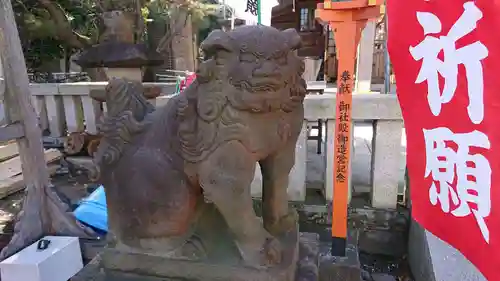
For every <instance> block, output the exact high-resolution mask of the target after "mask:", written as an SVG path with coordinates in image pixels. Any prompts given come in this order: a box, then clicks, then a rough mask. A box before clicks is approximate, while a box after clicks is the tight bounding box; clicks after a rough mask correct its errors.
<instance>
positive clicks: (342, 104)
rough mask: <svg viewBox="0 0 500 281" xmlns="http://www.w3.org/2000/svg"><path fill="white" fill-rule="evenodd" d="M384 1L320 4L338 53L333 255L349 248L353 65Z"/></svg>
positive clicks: (327, 1) (319, 11)
mask: <svg viewBox="0 0 500 281" xmlns="http://www.w3.org/2000/svg"><path fill="white" fill-rule="evenodd" d="M381 4H382V0H370V1H369V0H352V1H344V2H333V1H331V0H325V2H324V3H320V4H318V9H317V10H316V18H318V19H320V20H321V21H323V22H327V23H328V24H329V25H330V27H331V29H332V30H333V32H334V36H335V44H336V47H337V50H338V61H339V69H338V72H337V73H339V75H338V78H337V98H336V105H337V106H336V118H335V135H336V138H335V146H334V164H333V171H332V172H333V175H334V181H333V182H334V183H333V187H332V188H333V202H332V205H333V210H332V212H333V213H332V255H333V256H345V253H346V246H347V205H348V197H349V188H350V187H349V184H350V179H349V175H350V161H351V158H350V156H351V155H350V154H351V153H350V152H351V144H352V139H351V138H352V124H353V122H352V115H351V112H352V89H353V86H354V80H353V79H354V77H353V73H354V65H355V59H356V53H357V48H358V43H359V39H360V37H361V31H362V30H363V28H364V27H365V25H366V22H367V21H368V20H369V19H373V18H376V17H378V16H379V15H380V5H381Z"/></svg>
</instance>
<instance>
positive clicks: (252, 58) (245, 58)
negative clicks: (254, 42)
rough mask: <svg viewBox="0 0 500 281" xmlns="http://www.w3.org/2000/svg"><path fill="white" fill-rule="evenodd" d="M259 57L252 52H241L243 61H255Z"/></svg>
mask: <svg viewBox="0 0 500 281" xmlns="http://www.w3.org/2000/svg"><path fill="white" fill-rule="evenodd" d="M256 60H257V58H256V57H255V56H254V55H252V54H250V53H241V54H240V61H241V62H255V61H256Z"/></svg>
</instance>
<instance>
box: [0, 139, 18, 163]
mask: <svg viewBox="0 0 500 281" xmlns="http://www.w3.org/2000/svg"><path fill="white" fill-rule="evenodd" d="M17 155H19V149H18V147H17V144H16V143H15V142H12V143H6V144H3V145H1V146H0V162H3V161H5V160H9V159H11V158H14V157H16V156H17Z"/></svg>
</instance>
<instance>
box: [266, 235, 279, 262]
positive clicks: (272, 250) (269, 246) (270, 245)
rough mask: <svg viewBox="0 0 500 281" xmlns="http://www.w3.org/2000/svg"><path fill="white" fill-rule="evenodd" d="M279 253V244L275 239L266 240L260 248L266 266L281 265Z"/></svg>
mask: <svg viewBox="0 0 500 281" xmlns="http://www.w3.org/2000/svg"><path fill="white" fill-rule="evenodd" d="M281 251H282V249H281V243H280V242H279V241H278V240H277V239H276V238H274V237H271V238H267V239H266V242H265V243H264V247H263V248H262V254H263V258H264V262H265V263H266V265H276V264H279V263H281Z"/></svg>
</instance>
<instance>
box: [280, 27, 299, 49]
mask: <svg viewBox="0 0 500 281" xmlns="http://www.w3.org/2000/svg"><path fill="white" fill-rule="evenodd" d="M282 32H283V34H284V35H285V37H286V40H287V42H288V46H289V47H290V48H291V49H292V50H298V49H299V48H300V47H302V39H301V38H300V35H299V33H298V32H297V30H295V29H294V28H289V29H285V30H283V31H282Z"/></svg>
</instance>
